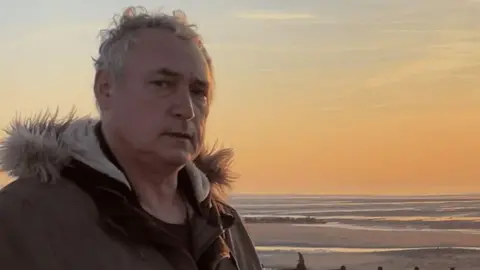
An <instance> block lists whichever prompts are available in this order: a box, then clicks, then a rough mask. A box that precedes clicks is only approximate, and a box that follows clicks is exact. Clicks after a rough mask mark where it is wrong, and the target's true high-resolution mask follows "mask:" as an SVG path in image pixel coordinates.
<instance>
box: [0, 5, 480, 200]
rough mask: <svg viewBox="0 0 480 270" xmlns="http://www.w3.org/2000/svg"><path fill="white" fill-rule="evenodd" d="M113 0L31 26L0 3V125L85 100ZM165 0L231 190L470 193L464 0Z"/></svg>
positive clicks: (470, 12) (479, 58)
mask: <svg viewBox="0 0 480 270" xmlns="http://www.w3.org/2000/svg"><path fill="white" fill-rule="evenodd" d="M114 2H115V1H113V0H112V1H110V0H109V1H105V3H104V6H102V7H99V8H97V9H95V11H94V12H93V13H88V14H89V16H87V18H88V21H86V20H87V19H86V18H84V17H82V16H81V15H82V14H83V13H82V12H83V11H85V12H92V11H91V8H93V7H96V5H97V2H93V1H85V2H84V3H82V4H80V3H78V4H75V6H72V5H73V4H67V3H66V4H65V5H63V6H58V5H53V4H52V7H53V6H55V8H52V9H48V10H47V11H46V13H45V14H43V15H42V14H40V15H38V14H36V15H35V16H39V18H37V23H36V24H35V27H34V28H31V27H29V28H26V27H25V26H23V25H22V24H15V22H19V21H21V20H22V18H21V16H30V15H31V14H30V15H29V14H24V15H18V16H20V17H18V16H17V15H16V17H12V16H11V15H8V14H4V15H5V16H3V17H2V16H0V18H1V19H0V22H1V23H4V24H7V25H9V26H11V28H9V29H10V30H9V31H10V32H7V33H6V35H5V42H2V43H1V44H0V57H1V58H2V59H3V61H2V62H1V63H0V71H1V73H2V74H4V76H3V77H2V80H1V81H0V94H1V95H2V96H3V97H4V98H2V99H1V100H0V126H5V125H6V124H7V123H8V122H9V120H10V119H11V118H12V117H13V116H14V115H15V113H16V112H20V113H22V114H26V115H28V114H31V113H32V112H35V111H38V110H40V109H43V108H46V107H50V108H54V107H56V106H60V109H61V111H62V112H67V111H68V110H69V109H70V108H71V106H72V105H75V106H77V108H78V110H79V111H80V112H81V113H92V112H94V106H93V96H92V92H91V83H92V77H93V73H92V72H93V69H92V66H91V61H90V58H89V57H90V56H94V55H95V46H97V44H98V42H97V40H96V39H95V35H96V31H97V30H98V29H99V28H101V27H104V26H105V25H106V24H107V22H106V19H108V18H110V17H111V14H112V12H115V11H117V10H121V8H122V7H123V4H122V5H120V4H119V3H114ZM140 2H141V3H139V4H145V5H146V6H148V7H155V6H156V5H157V3H156V2H155V1H153V0H152V1H140ZM165 2H166V8H167V9H168V8H170V7H173V8H176V7H180V8H183V9H184V10H185V11H186V12H187V14H189V16H191V17H192V18H193V19H194V22H195V23H197V24H198V25H199V30H200V32H201V33H203V34H204V36H205V41H206V44H207V48H208V49H209V50H210V53H211V55H212V57H213V59H214V62H215V70H216V76H217V89H216V91H217V92H216V98H215V101H214V105H213V109H212V115H211V119H210V120H209V132H208V137H209V140H210V141H213V140H214V139H218V140H219V141H220V142H223V143H224V145H225V146H231V147H234V148H235V149H236V152H237V158H236V163H235V169H236V171H238V172H239V173H240V175H241V177H240V178H239V179H238V180H237V184H236V185H235V190H234V191H235V192H249V193H252V192H253V193H321V194H332V193H335V194H346V193H348V194H358V193H362V194H418V193H422V194H424V193H462V192H480V184H478V180H479V179H480V140H479V138H480V90H479V89H480V88H479V87H480V76H478V74H480V31H479V29H478V26H479V25H480V19H477V17H478V16H477V15H478V14H480V3H478V1H477V2H475V1H468V0H458V1H447V0H435V1H434V0H425V1H422V2H418V3H417V2H414V1H412V2H409V3H408V4H407V3H406V2H405V1H398V0H392V1H389V2H388V3H387V2H385V1H381V0H376V1H369V3H370V4H369V5H368V8H367V7H366V6H365V5H360V4H358V3H357V2H352V1H345V0H339V1H336V2H335V4H326V2H324V1H309V0H302V1H298V3H297V4H296V5H293V4H292V2H288V1H270V0H268V1H265V2H262V4H259V3H258V2H254V1H245V2H242V3H240V2H239V3H238V4H237V5H235V6H230V7H224V6H222V5H218V4H219V3H217V2H216V0H215V1H212V2H211V3H210V2H209V4H206V5H205V6H198V5H196V4H194V2H191V1H186V0H185V1H177V2H175V1H165ZM174 2H175V3H176V4H175V5H173V3H174ZM214 2H215V3H214ZM52 3H53V2H52ZM178 3H179V4H178ZM332 3H333V2H332ZM342 3H343V4H342ZM8 5H12V6H11V7H8V8H9V10H15V9H16V8H17V9H19V10H21V8H22V6H21V5H22V4H21V3H9V4H8ZM47 6H48V5H47ZM432 7H435V8H434V9H432ZM12 14H13V13H12ZM18 14H23V13H18ZM69 14H70V15H69ZM77 14H78V15H77ZM85 14H87V13H85ZM0 15H2V14H0ZM67 15H68V16H67ZM42 16H43V17H42ZM29 18H30V19H32V17H31V16H30V17H29ZM23 19H26V18H23ZM2 20H4V21H2ZM60 22H61V23H60ZM33 44H34V45H33ZM72 52H75V53H72ZM13 89H14V90H15V92H13ZM0 178H1V176H0Z"/></svg>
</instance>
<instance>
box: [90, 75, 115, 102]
mask: <svg viewBox="0 0 480 270" xmlns="http://www.w3.org/2000/svg"><path fill="white" fill-rule="evenodd" d="M113 85H114V81H113V76H112V75H111V73H110V72H107V71H105V70H99V71H97V72H96V73H95V81H94V85H93V89H94V92H95V99H96V100H97V104H98V107H99V109H100V110H102V111H105V110H108V109H109V108H110V103H111V102H110V100H111V96H112V93H113Z"/></svg>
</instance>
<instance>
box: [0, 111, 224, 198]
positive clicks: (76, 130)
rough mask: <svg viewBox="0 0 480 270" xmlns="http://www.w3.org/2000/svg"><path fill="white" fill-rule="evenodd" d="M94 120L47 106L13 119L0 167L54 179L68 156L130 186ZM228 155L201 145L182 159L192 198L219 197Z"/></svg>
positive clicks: (2, 146) (20, 174) (18, 175)
mask: <svg viewBox="0 0 480 270" xmlns="http://www.w3.org/2000/svg"><path fill="white" fill-rule="evenodd" d="M98 122H99V120H98V119H95V118H91V117H76V116H75V115H74V114H73V113H72V114H71V115H69V116H68V117H66V118H64V119H61V118H59V117H58V114H57V113H54V114H51V113H49V112H47V113H43V114H38V115H36V116H34V117H30V118H26V119H15V120H14V121H12V123H11V124H10V126H9V128H7V129H6V133H7V137H6V139H5V140H4V141H3V142H1V143H0V170H3V171H6V172H8V173H9V175H10V176H12V177H14V178H36V179H38V180H39V181H41V182H55V181H56V180H57V179H59V177H60V175H61V172H62V169H63V168H64V167H65V166H66V165H67V164H69V163H70V162H71V160H78V161H79V162H81V163H83V164H86V165H87V166H89V167H91V168H93V169H95V170H96V171H98V172H100V173H102V174H105V175H108V176H109V179H113V180H114V181H118V182H120V183H122V184H123V185H124V186H125V187H127V188H128V189H130V188H131V187H130V184H129V182H128V180H127V178H126V177H125V174H124V173H123V172H122V170H121V169H119V166H116V164H115V161H112V159H111V158H110V159H109V158H108V157H107V156H108V153H107V155H105V153H104V150H102V147H101V146H100V145H101V139H100V140H99V139H98V137H97V136H96V134H95V126H97V123H98ZM232 157H233V152H232V150H231V149H220V150H207V149H206V148H204V149H203V150H202V151H201V153H200V155H199V156H198V157H197V158H196V159H195V160H194V161H192V162H190V163H188V164H186V166H185V169H184V171H185V173H186V174H188V179H189V180H190V181H191V182H190V185H191V186H192V192H193V194H194V197H195V199H196V201H197V202H199V203H200V202H204V201H206V200H207V199H208V197H209V196H210V195H211V196H213V197H214V198H215V199H221V197H222V191H223V190H224V189H225V188H228V187H229V185H230V183H231V181H232V174H231V171H230V164H231V160H232Z"/></svg>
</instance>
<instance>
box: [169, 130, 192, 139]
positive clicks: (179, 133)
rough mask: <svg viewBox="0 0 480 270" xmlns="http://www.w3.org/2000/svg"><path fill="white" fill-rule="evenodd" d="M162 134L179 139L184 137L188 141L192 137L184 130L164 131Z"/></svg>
mask: <svg viewBox="0 0 480 270" xmlns="http://www.w3.org/2000/svg"><path fill="white" fill-rule="evenodd" d="M164 135H166V136H170V137H174V138H179V139H186V140H190V141H191V140H192V139H193V136H192V135H190V134H188V133H184V132H166V133H164Z"/></svg>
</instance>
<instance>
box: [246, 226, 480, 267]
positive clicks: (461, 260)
mask: <svg viewBox="0 0 480 270" xmlns="http://www.w3.org/2000/svg"><path fill="white" fill-rule="evenodd" d="M247 228H248V230H249V232H250V234H251V236H252V238H253V240H254V241H255V243H256V244H257V245H275V244H278V245H283V246H296V245H298V246H316V247H348V248H382V247H384V248H392V247H399V248H401V247H404V248H409V247H437V246H444V247H480V235H475V234H465V233H462V232H422V231H417V232H412V231H407V232H401V231H393V232H389V231H371V230H350V229H339V228H323V227H303V226H292V225H289V224H247ZM302 252H304V255H305V259H306V262H307V266H308V267H309V269H325V270H326V269H338V268H339V267H340V266H341V265H345V266H347V269H355V270H374V269H377V267H378V266H383V267H384V269H385V270H404V269H413V268H414V267H415V266H419V267H420V269H422V270H423V269H427V270H441V269H446V270H448V269H449V267H452V266H455V267H456V269H468V270H480V251H474V250H451V249H436V248H433V249H426V250H408V251H394V252H393V251H392V252H378V253H349V252H346V253H336V252H333V253H319V252H311V253H309V252H308V251H302ZM260 254H261V259H262V262H263V263H264V265H265V266H269V267H270V266H271V267H294V266H295V264H296V260H297V254H296V253H295V252H292V251H289V252H287V251H285V252H260Z"/></svg>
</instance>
